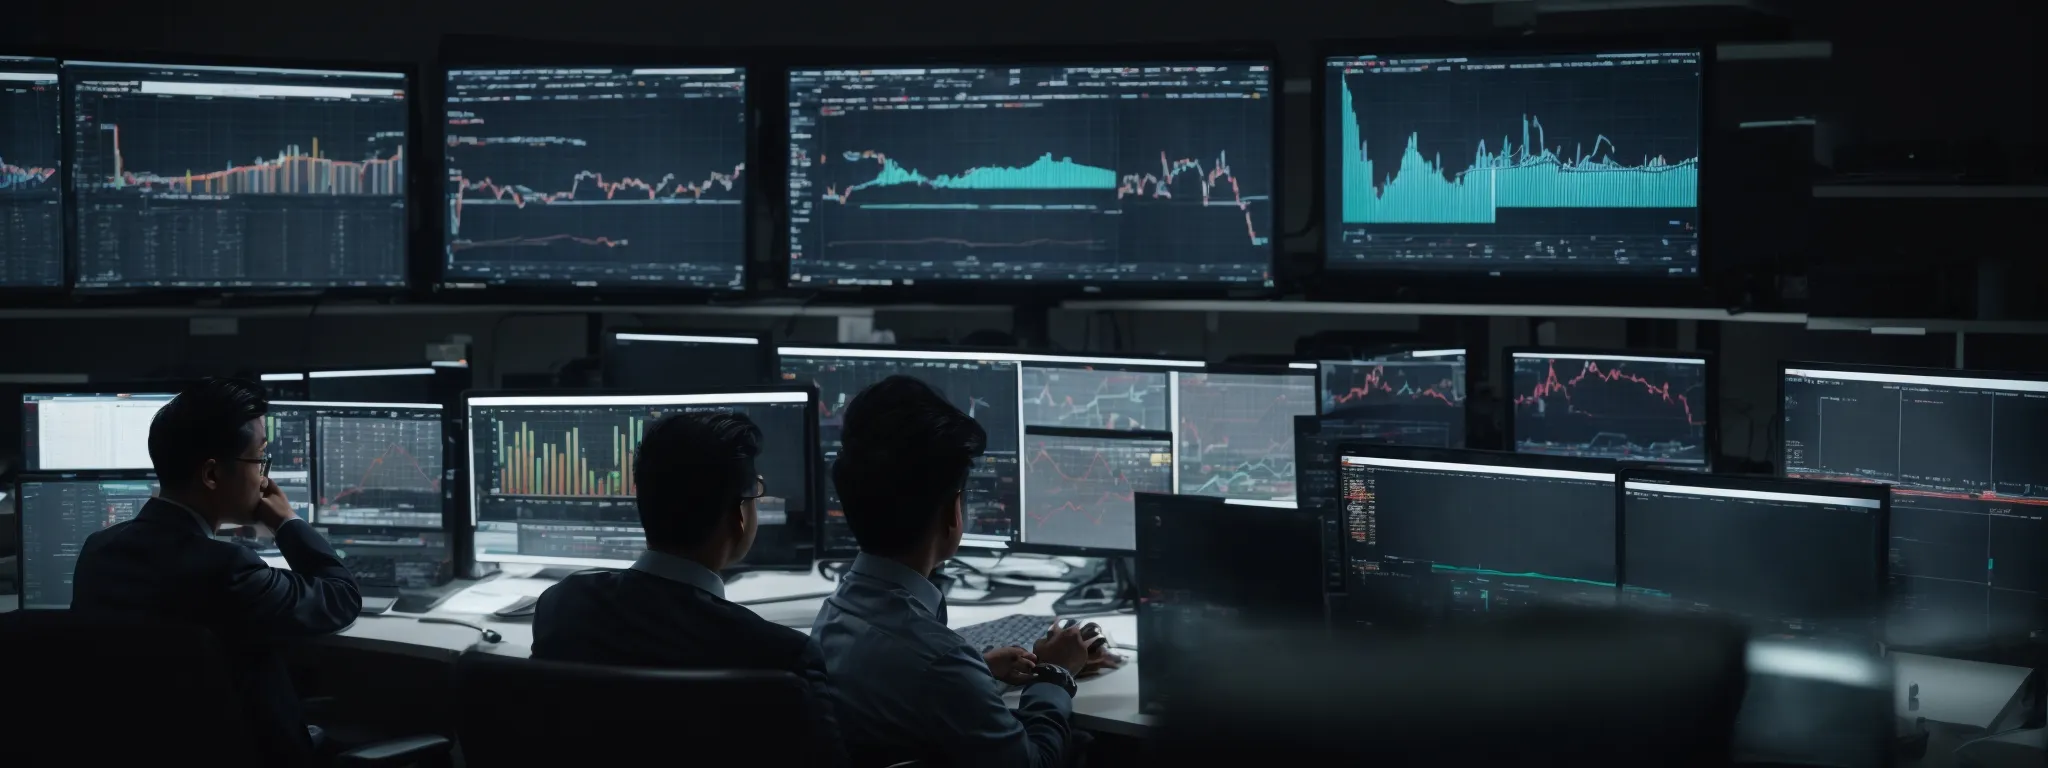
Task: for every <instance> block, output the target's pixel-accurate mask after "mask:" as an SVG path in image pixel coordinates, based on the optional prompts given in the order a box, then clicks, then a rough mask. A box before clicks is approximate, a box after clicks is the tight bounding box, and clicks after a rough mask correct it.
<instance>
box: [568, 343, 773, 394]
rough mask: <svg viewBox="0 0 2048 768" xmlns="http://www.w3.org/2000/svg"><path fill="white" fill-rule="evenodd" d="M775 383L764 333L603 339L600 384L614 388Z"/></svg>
mask: <svg viewBox="0 0 2048 768" xmlns="http://www.w3.org/2000/svg"><path fill="white" fill-rule="evenodd" d="M775 379H776V370H775V347H774V345H771V344H769V343H768V334H765V333H729V332H703V333H698V332H674V333H671V332H658V331H645V330H617V331H612V332H611V333H610V334H608V335H607V337H606V343H605V350H604V383H605V386H607V387H612V388H615V389H637V390H659V389H669V390H677V389H706V388H716V387H754V386H761V385H765V384H772V383H774V382H775Z"/></svg>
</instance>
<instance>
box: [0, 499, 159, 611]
mask: <svg viewBox="0 0 2048 768" xmlns="http://www.w3.org/2000/svg"><path fill="white" fill-rule="evenodd" d="M110 480H111V481H138V482H140V481H148V482H151V483H157V490H158V492H159V493H161V492H162V489H163V485H162V484H161V483H159V482H158V481H157V479H156V471H155V470H149V469H60V470H48V471H45V470H35V471H29V472H22V473H20V474H18V475H15V476H14V477H12V478H9V479H8V481H7V482H6V483H5V484H4V487H6V488H7V490H8V492H9V494H10V495H11V496H12V498H9V499H7V502H8V504H7V505H8V507H9V508H10V509H11V510H12V511H13V512H14V541H15V548H16V551H15V557H14V584H15V589H16V590H18V591H19V594H18V595H17V597H18V598H20V600H21V601H22V602H21V604H20V605H19V607H18V608H17V610H23V611H44V610H63V609H61V608H34V607H30V606H29V605H28V602H27V601H28V548H27V546H25V544H26V543H27V541H28V510H27V502H26V501H25V499H24V496H23V495H22V492H21V491H22V486H25V485H28V484H29V483H98V482H103V481H110ZM152 498H154V497H152ZM139 512H140V510H138V513H139ZM102 530H104V529H102Z"/></svg>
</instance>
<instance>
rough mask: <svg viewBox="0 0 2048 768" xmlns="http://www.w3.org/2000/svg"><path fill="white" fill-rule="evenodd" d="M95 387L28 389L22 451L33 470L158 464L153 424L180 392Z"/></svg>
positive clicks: (23, 406) (23, 404)
mask: <svg viewBox="0 0 2048 768" xmlns="http://www.w3.org/2000/svg"><path fill="white" fill-rule="evenodd" d="M91 389H94V388H93V387H91V385H87V387H86V388H85V389H84V390H80V389H77V388H74V389H73V390H72V391H67V392H24V393H22V396H21V447H22V451H21V452H22V457H23V458H24V459H25V460H26V462H25V463H26V464H27V468H28V469H29V471H32V472H33V471H56V470H92V469H150V468H151V467H153V466H154V465H153V464H151V463H150V460H149V427H150V424H151V423H152V422H153V420H154V419H155V418H156V412H157V411H158V410H161V409H162V408H163V407H164V406H165V405H166V404H169V403H170V402H171V398H174V397H177V396H178V395H177V392H175V391H141V392H119V391H111V390H110V391H103V392H95V391H90V390H91ZM166 389H169V388H168V387H167V388H166Z"/></svg>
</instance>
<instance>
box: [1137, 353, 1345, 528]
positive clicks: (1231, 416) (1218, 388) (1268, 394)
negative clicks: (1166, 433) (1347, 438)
mask: <svg viewBox="0 0 2048 768" xmlns="http://www.w3.org/2000/svg"><path fill="white" fill-rule="evenodd" d="M1173 397H1174V404H1173V405H1174V412H1175V414H1176V415H1175V419H1176V420H1177V421H1178V425H1179V427H1180V430H1179V435H1178V437H1179V441H1180V450H1179V451H1177V452H1176V455H1175V472H1174V476H1175V481H1174V485H1175V487H1176V492H1177V493H1192V494H1197V495H1201V496H1221V497H1224V498H1231V499H1263V500H1287V499H1293V498H1294V497H1295V490H1294V417H1296V416H1313V415H1315V412H1316V377H1315V376H1312V375H1308V374H1294V373H1289V374H1266V373H1190V372H1182V373H1178V374H1175V375H1174V393H1173Z"/></svg>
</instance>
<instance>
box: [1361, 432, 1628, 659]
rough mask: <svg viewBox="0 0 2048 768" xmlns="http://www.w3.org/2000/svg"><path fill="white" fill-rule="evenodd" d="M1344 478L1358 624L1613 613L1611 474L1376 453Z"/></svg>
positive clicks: (1363, 457) (1613, 575) (1612, 476)
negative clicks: (1551, 607)
mask: <svg viewBox="0 0 2048 768" xmlns="http://www.w3.org/2000/svg"><path fill="white" fill-rule="evenodd" d="M1586 464H1588V465H1593V466H1603V465H1600V464H1599V463H1596V462H1586ZM1338 472H1339V476H1340V483H1341V486H1342V492H1343V499H1344V500H1343V505H1344V523H1345V531H1344V532H1345V542H1344V552H1345V558H1346V559H1347V560H1348V561H1349V562H1350V566H1351V567H1350V570H1349V573H1348V576H1347V580H1346V586H1347V590H1346V591H1347V592H1349V593H1350V594H1349V597H1348V599H1347V600H1346V601H1345V605H1346V610H1347V611H1349V612H1352V615H1350V616H1347V617H1345V619H1347V620H1348V621H1350V622H1352V623H1361V624H1372V625H1379V624H1383V623H1384V624H1395V625H1399V624H1403V623H1417V622H1419V623H1422V624H1431V623H1436V622H1441V621H1446V620H1454V619H1455V618H1457V617H1460V616H1477V615H1484V614H1490V613H1503V612H1513V611H1519V610H1525V609H1528V608H1530V607H1534V606H1540V605H1546V604H1571V605H1584V606H1596V605H1612V604H1613V603H1614V600H1615V588H1616V586H1615V578H1616V575H1617V569H1616V564H1615V539H1614V536H1615V520H1614V518H1615V514H1614V475H1613V474H1611V471H1609V472H1595V471H1583V470H1556V469H1543V468H1538V467H1535V466H1495V465H1487V464H1467V463H1462V462H1454V461H1428V460H1409V459H1396V458H1390V457H1382V456H1378V455H1375V456H1344V457H1341V458H1340V459H1339V470H1338Z"/></svg>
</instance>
